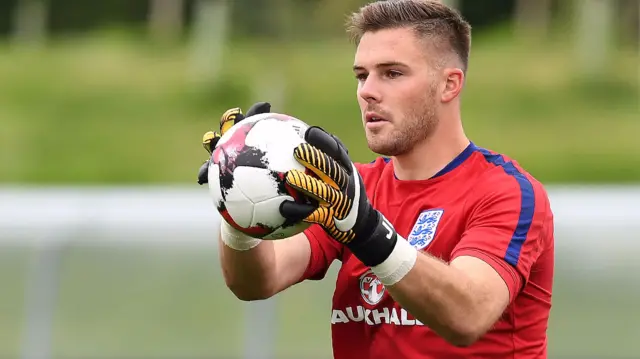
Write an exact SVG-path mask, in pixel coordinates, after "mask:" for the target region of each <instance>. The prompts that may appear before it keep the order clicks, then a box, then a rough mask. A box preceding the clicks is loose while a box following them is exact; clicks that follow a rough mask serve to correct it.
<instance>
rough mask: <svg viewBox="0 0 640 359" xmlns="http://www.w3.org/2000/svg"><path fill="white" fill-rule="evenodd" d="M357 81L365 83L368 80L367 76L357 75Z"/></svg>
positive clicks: (363, 74)
mask: <svg viewBox="0 0 640 359" xmlns="http://www.w3.org/2000/svg"><path fill="white" fill-rule="evenodd" d="M355 77H356V80H358V81H365V80H366V79H367V74H365V73H361V74H356V76H355Z"/></svg>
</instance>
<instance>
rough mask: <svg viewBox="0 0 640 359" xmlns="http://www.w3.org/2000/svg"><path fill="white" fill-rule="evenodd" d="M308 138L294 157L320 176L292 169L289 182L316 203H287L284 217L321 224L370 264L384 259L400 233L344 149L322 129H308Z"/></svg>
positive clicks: (287, 177)
mask: <svg viewBox="0 0 640 359" xmlns="http://www.w3.org/2000/svg"><path fill="white" fill-rule="evenodd" d="M305 140H306V142H307V143H303V144H300V145H299V146H298V147H296V149H295V150H294V153H293V155H294V157H295V158H296V160H297V161H298V162H300V163H301V164H302V165H303V166H305V167H306V168H308V169H309V170H310V171H312V172H313V174H314V175H315V176H317V177H314V176H312V175H308V174H305V173H304V172H302V171H298V170H291V171H289V172H288V173H287V176H286V182H287V184H288V185H289V186H291V187H292V188H294V189H295V190H297V191H299V192H301V193H302V194H303V195H305V196H307V197H309V198H311V199H313V200H314V201H312V202H313V203H317V205H314V204H304V203H295V202H293V201H285V202H283V203H282V205H281V206H280V212H281V214H282V216H283V217H285V218H287V219H290V220H292V221H299V220H302V221H305V222H308V223H317V224H319V225H320V226H321V227H322V228H323V229H324V230H325V232H326V233H327V234H329V236H331V237H332V238H333V239H335V240H336V241H338V242H340V243H343V244H345V245H346V246H347V247H348V248H349V249H350V250H351V252H352V253H353V254H354V255H355V256H356V257H358V259H360V260H361V261H362V262H363V263H364V264H365V265H367V266H370V267H371V266H375V265H378V264H380V263H382V262H383V261H384V260H385V259H387V257H388V256H389V254H391V252H392V251H393V248H394V246H395V244H396V241H397V237H398V235H397V233H396V231H395V229H394V228H393V226H392V225H391V223H389V221H387V220H386V218H384V216H383V215H382V214H381V213H380V212H379V211H377V210H376V209H375V208H373V206H372V205H371V203H370V202H369V199H368V198H367V193H366V191H365V188H364V183H363V181H362V177H361V176H360V174H359V173H358V171H357V169H356V167H355V165H354V163H353V162H352V161H351V159H350V158H349V154H348V151H347V149H346V147H345V146H344V145H343V144H342V142H341V141H340V140H339V139H338V138H337V137H335V136H333V135H331V134H329V133H327V132H325V131H324V130H323V129H321V128H319V127H310V128H309V129H308V130H307V132H306V133H305Z"/></svg>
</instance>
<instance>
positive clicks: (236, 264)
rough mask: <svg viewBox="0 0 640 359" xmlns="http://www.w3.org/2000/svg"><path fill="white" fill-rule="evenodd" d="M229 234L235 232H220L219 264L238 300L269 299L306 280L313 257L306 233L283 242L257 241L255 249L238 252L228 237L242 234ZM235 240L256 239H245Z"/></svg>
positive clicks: (226, 230)
mask: <svg viewBox="0 0 640 359" xmlns="http://www.w3.org/2000/svg"><path fill="white" fill-rule="evenodd" d="M222 225H223V226H226V223H224V221H223V223H222ZM228 231H233V229H224V228H223V230H221V233H220V239H221V240H220V242H219V243H220V244H219V247H220V250H219V253H220V265H221V267H222V273H223V276H224V280H225V283H226V284H227V287H229V289H230V290H231V291H232V292H233V294H235V296H236V297H238V299H241V300H245V301H250V300H261V299H267V298H270V297H271V296H273V295H275V294H277V293H279V292H281V291H283V290H285V289H287V288H289V287H290V286H292V285H294V284H295V283H297V282H298V281H299V280H300V278H302V277H303V275H304V273H305V271H306V269H307V266H308V264H309V260H310V258H311V246H310V244H309V241H308V239H307V237H306V236H305V234H304V233H300V234H297V235H295V236H293V237H291V238H287V239H284V240H278V241H257V242H255V243H257V245H256V246H255V247H253V248H250V249H247V250H236V249H233V248H231V247H230V246H229V245H227V244H226V243H229V242H231V241H230V238H229V237H231V236H233V235H235V236H243V235H242V234H239V233H237V232H236V233H232V234H229V233H228ZM223 236H224V237H223ZM243 237H244V236H243ZM233 240H235V241H238V240H239V241H242V240H245V241H252V240H254V239H253V238H248V237H244V238H240V239H238V238H235V239H233ZM225 242H226V243H225ZM231 243H232V242H231ZM232 245H233V244H232ZM234 247H237V246H235V245H234Z"/></svg>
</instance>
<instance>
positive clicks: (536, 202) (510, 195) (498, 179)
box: [471, 147, 550, 216]
mask: <svg viewBox="0 0 640 359" xmlns="http://www.w3.org/2000/svg"><path fill="white" fill-rule="evenodd" d="M476 156H477V158H476V162H477V164H476V166H478V167H479V173H478V177H477V180H476V183H475V185H474V188H473V191H472V193H473V195H472V201H471V204H472V205H482V204H484V203H487V202H489V203H492V204H499V205H504V206H508V207H511V208H513V209H514V210H516V211H518V212H520V213H521V215H522V216H533V215H534V213H540V212H550V204H549V197H548V193H547V191H546V189H545V186H544V185H543V184H542V183H541V182H540V181H539V180H538V179H536V178H535V177H534V176H533V175H532V174H531V173H529V172H527V171H526V170H525V169H524V168H523V167H522V166H520V164H519V163H518V162H517V161H516V160H514V159H512V158H510V157H509V156H507V155H504V154H500V153H497V152H494V151H491V150H488V149H485V148H480V147H479V148H478V150H477V153H476Z"/></svg>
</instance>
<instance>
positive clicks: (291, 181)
mask: <svg viewBox="0 0 640 359" xmlns="http://www.w3.org/2000/svg"><path fill="white" fill-rule="evenodd" d="M285 180H286V182H287V184H288V185H289V186H291V187H292V188H293V189H295V190H297V191H299V192H302V194H304V195H306V196H308V197H311V198H313V199H315V200H317V201H318V202H320V206H321V207H326V206H327V205H328V206H330V207H331V208H332V209H333V212H334V214H335V216H336V217H337V218H340V219H342V218H344V217H346V215H347V213H348V211H349V209H350V208H351V201H350V200H349V198H348V197H347V196H345V195H343V194H342V192H340V191H338V190H336V189H335V188H333V187H331V186H330V185H329V184H327V183H324V182H322V181H321V180H319V179H317V178H314V177H311V176H309V175H307V174H305V173H304V172H301V171H298V170H291V171H289V172H287V176H286V178H285Z"/></svg>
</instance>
